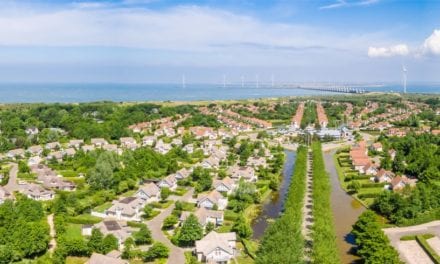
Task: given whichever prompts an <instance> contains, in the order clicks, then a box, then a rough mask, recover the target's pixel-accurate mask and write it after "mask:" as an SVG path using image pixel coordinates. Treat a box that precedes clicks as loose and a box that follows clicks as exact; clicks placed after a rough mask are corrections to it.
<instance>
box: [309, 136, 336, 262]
mask: <svg viewBox="0 0 440 264" xmlns="http://www.w3.org/2000/svg"><path fill="white" fill-rule="evenodd" d="M312 154H313V164H312V168H313V210H312V211H313V218H314V220H315V221H314V224H313V228H312V230H313V233H312V238H313V252H312V262H313V263H322V264H326V263H328V264H333V263H341V261H340V259H339V253H338V249H337V245H336V234H335V229H334V222H333V212H332V209H331V205H330V194H331V185H330V178H329V176H328V174H327V172H326V171H325V165H324V159H323V157H322V149H321V143H320V142H314V143H313V144H312Z"/></svg>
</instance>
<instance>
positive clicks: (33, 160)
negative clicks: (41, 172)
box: [27, 156, 42, 166]
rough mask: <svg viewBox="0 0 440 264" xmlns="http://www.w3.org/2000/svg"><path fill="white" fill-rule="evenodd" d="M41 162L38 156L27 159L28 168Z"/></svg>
mask: <svg viewBox="0 0 440 264" xmlns="http://www.w3.org/2000/svg"><path fill="white" fill-rule="evenodd" d="M41 161H42V158H41V157H40V156H32V157H30V158H29V159H28V162H27V164H28V166H32V165H37V164H40V163H41Z"/></svg>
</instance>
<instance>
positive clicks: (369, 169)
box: [362, 162, 377, 175]
mask: <svg viewBox="0 0 440 264" xmlns="http://www.w3.org/2000/svg"><path fill="white" fill-rule="evenodd" d="M362 170H363V171H364V173H365V174H366V175H376V174H377V167H376V166H375V165H374V164H372V163H371V162H369V163H367V165H365V166H364V168H363V169H362Z"/></svg>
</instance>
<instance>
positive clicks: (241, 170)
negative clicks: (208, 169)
mask: <svg viewBox="0 0 440 264" xmlns="http://www.w3.org/2000/svg"><path fill="white" fill-rule="evenodd" d="M228 173H229V175H231V178H232V179H233V180H236V181H238V180H240V179H241V178H243V179H244V180H245V181H247V182H256V181H257V176H256V175H255V170H254V168H252V167H249V166H238V165H235V166H233V167H230V168H229V170H228Z"/></svg>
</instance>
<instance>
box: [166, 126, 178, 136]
mask: <svg viewBox="0 0 440 264" xmlns="http://www.w3.org/2000/svg"><path fill="white" fill-rule="evenodd" d="M163 133H164V135H165V136H167V137H174V136H175V135H176V131H175V130H174V128H172V127H167V128H164V129H163Z"/></svg>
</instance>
